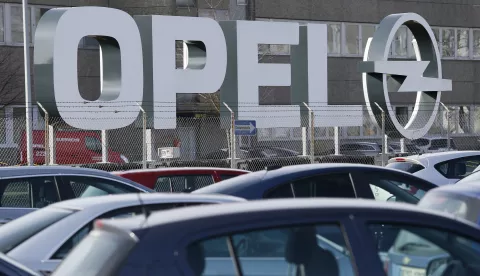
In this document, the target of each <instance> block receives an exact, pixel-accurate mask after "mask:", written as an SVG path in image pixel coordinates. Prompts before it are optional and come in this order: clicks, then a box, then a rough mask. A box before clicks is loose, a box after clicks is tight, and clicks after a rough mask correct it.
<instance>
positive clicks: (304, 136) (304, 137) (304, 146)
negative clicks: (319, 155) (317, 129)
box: [302, 127, 308, 156]
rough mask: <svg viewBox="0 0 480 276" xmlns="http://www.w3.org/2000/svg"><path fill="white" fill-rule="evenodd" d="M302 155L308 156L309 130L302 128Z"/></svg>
mask: <svg viewBox="0 0 480 276" xmlns="http://www.w3.org/2000/svg"><path fill="white" fill-rule="evenodd" d="M302 155H303V156H307V155H308V154H307V128H306V127H302Z"/></svg>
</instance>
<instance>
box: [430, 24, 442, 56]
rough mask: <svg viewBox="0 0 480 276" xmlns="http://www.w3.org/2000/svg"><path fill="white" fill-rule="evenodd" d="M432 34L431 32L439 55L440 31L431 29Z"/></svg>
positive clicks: (440, 49)
mask: <svg viewBox="0 0 480 276" xmlns="http://www.w3.org/2000/svg"><path fill="white" fill-rule="evenodd" d="M432 32H433V35H434V36H435V39H436V41H437V47H438V51H439V53H440V54H441V53H442V52H441V51H442V47H441V46H442V44H441V43H440V29H438V28H432Z"/></svg>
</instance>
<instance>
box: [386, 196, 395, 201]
mask: <svg viewBox="0 0 480 276" xmlns="http://www.w3.org/2000/svg"><path fill="white" fill-rule="evenodd" d="M387 201H390V202H396V201H397V197H396V196H391V197H389V198H388V199H387Z"/></svg>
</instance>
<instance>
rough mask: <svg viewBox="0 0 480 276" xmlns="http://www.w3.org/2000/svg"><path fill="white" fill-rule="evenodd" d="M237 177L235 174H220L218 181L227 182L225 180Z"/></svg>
mask: <svg viewBox="0 0 480 276" xmlns="http://www.w3.org/2000/svg"><path fill="white" fill-rule="evenodd" d="M237 176H238V175H236V174H220V179H221V180H222V181H223V180H227V179H230V178H234V177H237Z"/></svg>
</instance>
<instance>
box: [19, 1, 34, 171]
mask: <svg viewBox="0 0 480 276" xmlns="http://www.w3.org/2000/svg"><path fill="white" fill-rule="evenodd" d="M22 8H23V12H22V14H23V55H24V63H25V64H24V69H25V115H26V117H25V124H26V125H25V131H26V136H27V163H28V165H29V166H33V132H32V114H31V113H32V91H31V87H30V40H29V34H30V32H29V28H28V24H27V22H28V21H27V20H28V17H27V15H28V13H27V11H28V0H22Z"/></svg>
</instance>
